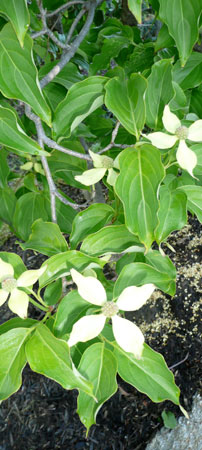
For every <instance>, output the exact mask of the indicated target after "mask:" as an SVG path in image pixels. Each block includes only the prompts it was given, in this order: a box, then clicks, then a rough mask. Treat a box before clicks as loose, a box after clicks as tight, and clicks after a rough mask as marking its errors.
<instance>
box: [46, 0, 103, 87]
mask: <svg viewBox="0 0 202 450" xmlns="http://www.w3.org/2000/svg"><path fill="white" fill-rule="evenodd" d="M100 1H101V0H92V2H89V4H88V16H87V19H86V22H85V24H84V26H83V28H82V29H81V31H80V33H79V34H78V36H77V37H76V39H75V40H74V42H73V43H72V45H71V47H70V49H69V50H67V51H66V52H64V53H63V55H62V57H61V59H60V61H59V62H58V64H56V66H54V67H53V69H52V70H50V72H49V73H48V74H47V75H46V76H45V77H44V78H43V79H42V80H41V81H40V86H41V88H44V86H46V85H47V84H48V83H50V82H51V81H52V80H53V79H54V78H55V77H56V75H57V74H58V73H59V72H60V71H61V70H62V69H63V67H64V66H66V64H67V63H68V62H69V61H70V59H71V58H72V57H73V56H74V55H75V53H76V51H77V49H78V47H79V45H80V44H81V42H82V41H83V39H84V38H85V36H86V35H87V33H88V31H89V28H90V26H91V24H92V22H93V19H94V14H95V9H96V6H97V4H98V3H100ZM86 6H87V5H86Z"/></svg>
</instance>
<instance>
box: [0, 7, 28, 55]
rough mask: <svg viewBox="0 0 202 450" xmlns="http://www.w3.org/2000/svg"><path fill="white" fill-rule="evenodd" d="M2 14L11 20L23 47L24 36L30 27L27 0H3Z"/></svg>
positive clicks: (0, 10)
mask: <svg viewBox="0 0 202 450" xmlns="http://www.w3.org/2000/svg"><path fill="white" fill-rule="evenodd" d="M16 3H17V4H16ZM2 14H3V16H4V15H5V16H6V17H8V19H9V20H10V21H11V23H12V25H13V28H14V30H15V32H16V34H17V37H18V39H19V42H20V45H21V47H23V42H24V37H25V34H26V32H27V29H28V27H29V12H28V9H27V2H26V0H17V1H16V0H9V1H8V0H1V4H0V15H2Z"/></svg>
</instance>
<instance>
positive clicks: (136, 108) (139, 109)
mask: <svg viewBox="0 0 202 450" xmlns="http://www.w3.org/2000/svg"><path fill="white" fill-rule="evenodd" d="M146 87H147V81H146V80H145V78H143V76H142V75H139V74H137V73H135V74H132V75H131V77H130V79H129V80H128V81H126V80H125V81H123V79H118V78H112V79H111V80H109V81H108V83H107V84H106V87H105V89H106V96H105V104H106V106H107V108H108V109H109V110H110V111H111V112H112V113H113V114H114V115H115V117H116V118H117V119H118V120H119V121H120V122H121V124H122V125H123V126H124V128H126V130H127V131H128V132H129V133H131V134H133V135H135V136H136V138H137V139H139V136H140V132H141V130H142V128H143V126H144V122H145V102H144V94H145V90H146Z"/></svg>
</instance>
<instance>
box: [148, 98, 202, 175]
mask: <svg viewBox="0 0 202 450" xmlns="http://www.w3.org/2000/svg"><path fill="white" fill-rule="evenodd" d="M162 121H163V125H164V127H165V129H166V130H167V131H168V132H169V133H171V134H167V133H163V132H161V131H157V132H155V133H149V134H148V135H147V136H146V137H147V138H148V139H149V140H150V141H151V143H152V145H154V146H155V147H157V148H160V149H166V148H171V147H173V145H175V143H176V142H177V141H179V146H178V149H177V153H176V158H177V162H178V164H179V165H180V167H182V169H185V170H187V172H189V174H190V175H191V176H192V177H194V175H193V169H194V167H195V166H196V164H197V157H196V154H195V153H194V152H193V151H192V150H191V149H190V148H189V147H188V146H187V144H186V140H187V139H188V140H189V141H193V142H202V120H196V122H194V123H193V124H192V125H191V126H190V127H189V128H187V127H185V126H183V125H182V124H181V122H180V120H179V119H178V117H177V116H176V115H175V114H173V113H172V112H171V111H170V108H169V106H168V105H166V106H165V108H164V112H163V118H162Z"/></svg>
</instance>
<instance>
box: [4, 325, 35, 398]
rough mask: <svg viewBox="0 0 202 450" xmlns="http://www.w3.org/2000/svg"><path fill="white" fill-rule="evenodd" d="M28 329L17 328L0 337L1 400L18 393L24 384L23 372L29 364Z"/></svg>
mask: <svg viewBox="0 0 202 450" xmlns="http://www.w3.org/2000/svg"><path fill="white" fill-rule="evenodd" d="M29 334H30V330H29V329H28V328H15V329H12V330H10V331H7V333H4V334H2V335H1V336H0V354H1V364H0V400H5V399H6V398H8V397H10V395H12V394H13V393H14V392H16V391H17V390H18V389H19V387H20V386H21V383H22V376H21V373H22V370H23V368H24V366H25V364H26V362H27V359H26V355H25V341H26V339H27V337H28V335H29Z"/></svg>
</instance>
